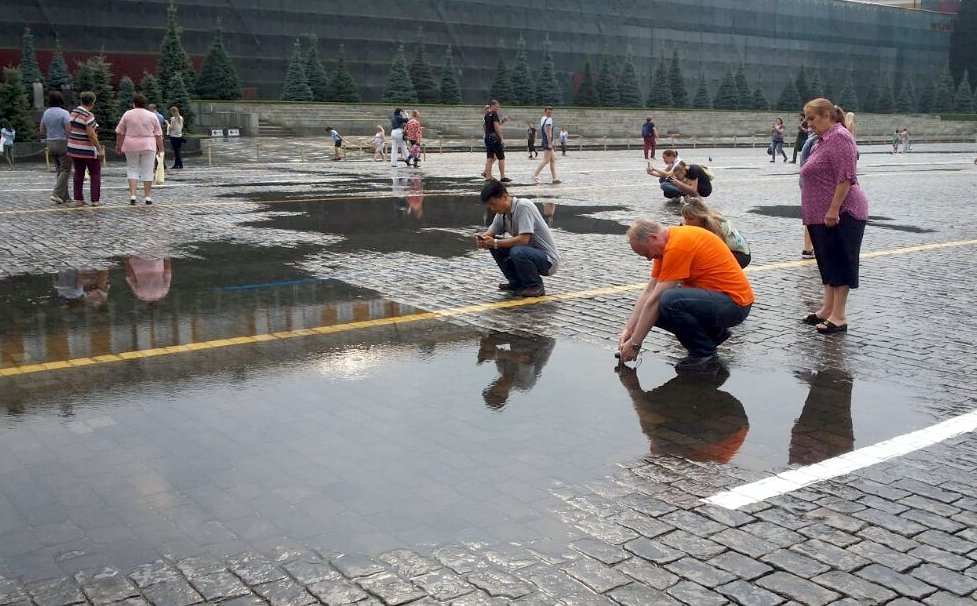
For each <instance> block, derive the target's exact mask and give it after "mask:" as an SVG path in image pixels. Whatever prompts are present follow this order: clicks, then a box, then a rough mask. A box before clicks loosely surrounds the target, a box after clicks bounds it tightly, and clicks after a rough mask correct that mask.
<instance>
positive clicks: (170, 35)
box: [156, 0, 197, 99]
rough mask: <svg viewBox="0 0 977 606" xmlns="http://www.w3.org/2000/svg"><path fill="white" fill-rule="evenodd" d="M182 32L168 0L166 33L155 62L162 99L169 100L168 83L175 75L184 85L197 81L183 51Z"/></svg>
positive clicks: (172, 6)
mask: <svg viewBox="0 0 977 606" xmlns="http://www.w3.org/2000/svg"><path fill="white" fill-rule="evenodd" d="M182 31H183V30H182V29H181V28H180V24H179V23H178V22H177V20H176V4H175V3H174V2H173V0H170V5H169V6H168V7H167V8H166V33H165V34H164V35H163V43H162V44H161V45H160V48H159V59H157V61H156V77H157V78H158V79H159V83H160V87H161V88H162V95H163V98H164V99H167V98H169V82H170V80H171V79H172V78H173V76H174V75H175V74H180V76H181V77H182V78H183V83H184V84H186V83H187V82H196V81H197V75H196V73H194V71H193V63H191V62H190V56H189V55H188V54H187V52H186V51H185V50H183V42H182V41H181V34H182Z"/></svg>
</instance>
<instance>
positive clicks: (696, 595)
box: [666, 581, 727, 606]
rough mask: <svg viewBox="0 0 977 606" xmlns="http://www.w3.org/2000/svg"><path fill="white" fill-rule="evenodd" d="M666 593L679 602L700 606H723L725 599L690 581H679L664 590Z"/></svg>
mask: <svg viewBox="0 0 977 606" xmlns="http://www.w3.org/2000/svg"><path fill="white" fill-rule="evenodd" d="M666 593H667V594H668V595H670V596H672V597H673V598H676V599H677V600H679V601H680V602H684V603H686V604H697V605H701V606H723V605H724V604H726V603H727V600H726V598H724V597H723V596H721V595H720V594H718V593H716V592H714V591H711V590H709V589H706V588H705V587H703V586H702V585H699V584H697V583H693V582H691V581H680V582H678V583H676V584H675V585H672V586H671V587H669V588H668V589H667V590H666Z"/></svg>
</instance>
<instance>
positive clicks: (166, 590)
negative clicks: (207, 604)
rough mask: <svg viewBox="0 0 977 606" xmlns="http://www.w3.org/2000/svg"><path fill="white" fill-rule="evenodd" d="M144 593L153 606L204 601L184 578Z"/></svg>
mask: <svg viewBox="0 0 977 606" xmlns="http://www.w3.org/2000/svg"><path fill="white" fill-rule="evenodd" d="M142 592H143V595H144V596H146V599H147V600H149V601H150V603H152V604H153V606H189V605H190V604H198V603H200V602H203V601H204V598H203V596H201V595H200V594H199V593H197V592H196V591H195V590H194V589H193V587H191V586H190V583H188V582H187V581H186V580H184V579H182V578H178V579H169V580H165V581H160V582H159V583H154V584H152V585H150V586H148V587H143V590H142ZM297 606H298V605H297Z"/></svg>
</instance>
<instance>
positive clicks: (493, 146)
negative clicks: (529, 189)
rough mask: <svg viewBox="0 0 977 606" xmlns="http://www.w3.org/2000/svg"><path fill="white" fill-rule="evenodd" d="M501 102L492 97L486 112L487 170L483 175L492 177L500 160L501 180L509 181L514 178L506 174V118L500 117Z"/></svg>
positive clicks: (488, 177) (487, 177)
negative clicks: (504, 130)
mask: <svg viewBox="0 0 977 606" xmlns="http://www.w3.org/2000/svg"><path fill="white" fill-rule="evenodd" d="M500 107H501V106H500V104H499V102H498V101H497V100H495V99H492V101H491V102H490V103H489V107H488V111H487V112H485V121H484V130H485V170H483V171H482V175H483V176H484V177H485V178H486V179H491V178H492V165H493V164H495V161H496V160H498V161H499V181H501V182H503V183H508V182H509V181H512V179H510V178H508V177H506V176H505V137H504V136H503V135H502V125H503V124H505V121H506V119H505V118H500V117H499V109H500Z"/></svg>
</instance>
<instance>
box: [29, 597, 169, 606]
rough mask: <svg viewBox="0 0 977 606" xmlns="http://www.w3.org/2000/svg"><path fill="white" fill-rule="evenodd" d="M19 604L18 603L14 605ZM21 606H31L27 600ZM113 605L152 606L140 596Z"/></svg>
mask: <svg viewBox="0 0 977 606" xmlns="http://www.w3.org/2000/svg"><path fill="white" fill-rule="evenodd" d="M13 606H18V605H16V604H15V605H13ZM19 606H30V602H25V603H24V604H21V605H19ZM112 606H152V605H151V604H150V603H149V602H148V601H147V600H146V599H145V598H143V597H141V596H139V597H134V598H126V599H124V600H122V601H119V602H113V603H112Z"/></svg>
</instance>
